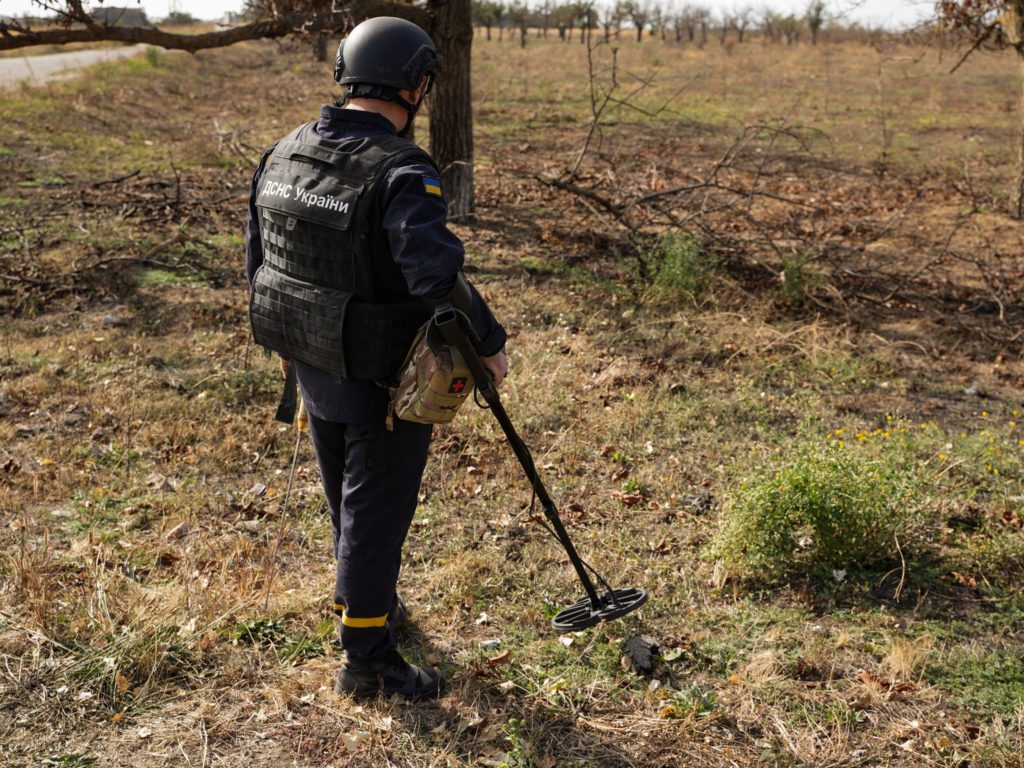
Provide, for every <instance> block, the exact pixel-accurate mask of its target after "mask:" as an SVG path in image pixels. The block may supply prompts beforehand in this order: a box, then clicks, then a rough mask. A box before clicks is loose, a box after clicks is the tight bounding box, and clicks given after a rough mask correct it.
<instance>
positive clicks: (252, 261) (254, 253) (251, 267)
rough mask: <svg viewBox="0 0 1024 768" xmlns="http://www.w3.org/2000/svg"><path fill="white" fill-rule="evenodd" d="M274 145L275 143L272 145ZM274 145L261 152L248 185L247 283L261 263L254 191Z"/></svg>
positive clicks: (260, 242) (261, 254) (257, 215)
mask: <svg viewBox="0 0 1024 768" xmlns="http://www.w3.org/2000/svg"><path fill="white" fill-rule="evenodd" d="M276 146H277V145H276V144H275V145H274V147H276ZM274 147H271V148H270V149H268V150H267V151H266V152H264V153H263V157H261V158H260V164H259V165H258V166H257V167H256V172H255V173H254V174H253V175H252V184H251V185H250V186H249V220H248V221H247V222H246V225H245V276H246V277H247V278H248V280H249V285H252V280H253V278H254V277H255V276H256V270H257V269H259V268H260V265H261V264H262V263H263V241H262V240H261V239H260V216H259V211H257V210H256V193H257V190H258V189H259V183H260V176H261V175H262V174H263V169H264V167H265V166H266V164H267V158H268V157H270V153H271V152H273V151H274Z"/></svg>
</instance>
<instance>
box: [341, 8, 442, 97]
mask: <svg viewBox="0 0 1024 768" xmlns="http://www.w3.org/2000/svg"><path fill="white" fill-rule="evenodd" d="M440 72H441V57H440V55H439V54H438V53H437V48H435V47H434V42H433V41H432V40H431V39H430V35H428V34H427V33H426V32H424V31H423V30H422V29H420V28H419V27H418V26H416V25H415V24H413V23H412V22H411V21H406V20H405V19H397V18H395V17H393V16H378V17H376V18H373V19H367V20H366V21H364V22H362V23H361V24H359V25H357V26H356V28H355V29H353V30H352V32H351V33H349V35H348V37H346V38H345V39H344V40H342V41H341V45H339V46H338V55H337V58H335V60H334V79H335V80H337V81H338V83H340V84H341V85H346V86H350V88H349V90H350V91H351V90H352V89H351V86H354V85H367V86H370V85H376V86H382V87H383V88H385V89H395V90H403V89H404V90H410V91H411V90H413V89H415V88H416V86H418V85H419V84H420V81H421V80H422V79H423V77H424V75H426V76H427V77H428V78H430V83H433V80H434V78H435V77H436V76H437V75H438V74H439V73H440ZM428 88H429V85H428Z"/></svg>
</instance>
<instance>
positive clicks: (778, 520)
mask: <svg viewBox="0 0 1024 768" xmlns="http://www.w3.org/2000/svg"><path fill="white" fill-rule="evenodd" d="M907 459H908V457H907V456H906V455H905V454H904V453H903V452H902V451H895V450H894V451H882V452H879V453H877V454H875V455H871V454H868V453H866V452H853V451H847V450H845V446H840V445H839V444H836V443H832V444H829V443H822V442H807V443H799V444H797V445H796V446H795V448H793V449H791V450H789V451H788V452H787V453H785V454H784V455H783V457H782V458H781V459H780V460H779V461H777V462H776V464H775V467H773V468H770V469H768V470H762V471H759V472H756V473H755V474H754V475H753V477H751V478H749V479H748V480H745V481H743V482H741V483H740V485H739V487H738V488H735V489H734V490H733V492H732V493H730V495H729V497H728V498H727V500H726V502H725V506H724V509H723V517H722V526H721V528H720V530H719V531H718V533H717V535H716V537H715V540H714V543H713V544H712V546H711V548H710V552H711V554H712V555H713V556H714V557H716V558H718V559H719V560H721V562H722V563H723V565H724V566H725V568H726V569H727V570H728V571H729V572H730V573H731V574H733V575H735V576H739V577H741V578H749V579H771V578H774V577H778V576H781V575H782V574H784V573H786V572H787V571H803V572H810V573H813V574H815V575H817V576H819V577H826V578H827V577H828V576H830V575H832V574H833V573H839V572H845V571H846V570H848V569H849V570H854V569H862V568H868V569H870V568H872V567H875V566H878V565H881V564H883V563H887V562H891V561H893V560H894V559H897V558H898V549H897V548H898V546H899V545H898V543H897V542H903V543H904V545H906V543H908V542H910V541H911V540H913V539H915V538H916V537H917V536H918V535H919V534H920V532H921V527H922V523H923V509H922V504H921V501H920V499H919V497H918V491H919V485H920V479H919V477H918V474H917V472H916V471H915V467H914V464H913V463H912V462H908V461H907ZM836 578H837V579H840V580H841V579H842V577H841V576H836Z"/></svg>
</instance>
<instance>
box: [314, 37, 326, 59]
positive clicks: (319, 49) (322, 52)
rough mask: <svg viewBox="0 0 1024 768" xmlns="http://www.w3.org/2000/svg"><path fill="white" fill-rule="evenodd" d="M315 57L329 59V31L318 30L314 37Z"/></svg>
mask: <svg viewBox="0 0 1024 768" xmlns="http://www.w3.org/2000/svg"><path fill="white" fill-rule="evenodd" d="M313 58H315V59H316V60H317V61H327V33H326V32H318V33H317V35H316V37H315V38H314V39H313Z"/></svg>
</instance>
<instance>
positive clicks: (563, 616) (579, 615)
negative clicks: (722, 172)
mask: <svg viewBox="0 0 1024 768" xmlns="http://www.w3.org/2000/svg"><path fill="white" fill-rule="evenodd" d="M431 322H432V323H433V324H434V325H436V327H437V329H438V330H439V331H440V335H441V337H442V338H443V339H444V341H445V342H446V343H447V344H448V345H449V346H450V347H451V348H452V349H455V350H458V351H459V353H461V355H462V359H463V361H465V363H466V365H467V366H468V367H469V370H470V371H472V373H473V379H474V381H475V383H476V389H477V391H478V392H479V393H480V394H481V395H483V398H484V400H485V401H486V402H487V407H488V408H489V409H490V411H491V413H493V414H494V418H496V419H497V420H498V423H499V424H500V425H501V429H502V431H504V433H505V437H506V438H507V439H508V442H509V445H511V446H512V450H513V451H514V452H515V454H516V458H517V459H519V463H520V465H522V467H523V470H524V471H525V472H526V477H527V479H528V480H529V481H530V485H532V486H533V492H534V494H535V496H536V498H537V499H539V500H540V504H541V507H542V508H543V510H544V517H546V518H547V521H548V523H550V524H551V528H549V529H548V530H550V531H551V533H552V534H553V535H554V536H555V538H556V539H558V542H559V543H560V544H561V545H562V547H563V548H564V549H565V552H566V554H567V555H568V556H569V561H570V562H571V563H572V566H573V568H575V569H576V575H577V576H579V579H580V581H581V582H582V583H583V589H584V591H585V592H586V593H587V596H586V597H584V598H582V599H581V600H579V601H577V602H576V603H573V604H572V605H570V606H569V607H568V608H564V609H562V610H561V611H559V612H558V613H557V614H556V615H555V618H553V619H552V620H551V625H552V626H553V627H554V628H555V630H556V631H558V632H573V631H577V630H581V629H586V628H587V627H592V626H594V625H595V624H598V623H600V622H602V621H610V620H611V619H617V618H619V617H620V616H625V615H626V614H627V613H630V612H632V611H635V610H636V609H637V608H639V607H640V606H641V605H643V604H644V603H646V602H647V592H646V591H644V590H642V589H636V588H632V589H612V588H611V586H609V584H608V582H607V581H605V580H604V578H602V576H601V574H599V573H598V572H597V571H595V570H594V569H593V568H591V567H590V566H589V565H587V564H586V563H585V562H583V560H582V559H581V558H580V556H579V555H578V554H577V553H576V547H574V546H573V543H572V540H571V539H570V538H569V534H568V533H567V532H566V530H565V526H564V525H562V520H561V518H559V516H558V509H557V508H556V507H555V502H553V501H552V500H551V497H550V496H549V495H548V492H547V489H546V488H545V487H544V483H542V482H541V479H540V475H538V474H537V467H536V465H535V464H534V462H533V456H531V455H530V449H529V448H527V447H526V443H524V442H523V440H522V438H520V437H519V434H518V433H517V432H516V429H515V427H514V426H513V425H512V420H511V419H509V417H508V414H507V413H506V412H505V407H504V406H503V405H502V404H501V398H500V397H499V396H498V390H497V389H496V388H495V387H494V385H493V384H492V383H491V378H490V376H489V375H488V373H487V369H486V368H484V364H483V361H482V360H481V359H480V356H479V355H478V354H477V352H476V349H475V348H474V347H473V344H472V343H471V342H470V334H473V326H472V324H471V323H470V321H469V318H468V317H466V315H465V314H463V313H462V312H460V311H459V310H457V309H455V308H454V307H453V306H451V304H447V305H444V304H442V305H440V306H439V307H438V310H437V313H436V314H435V315H434V319H433V320H432V321H431ZM431 338H432V336H431V333H430V332H428V334H427V339H428V342H431ZM431 343H432V342H431ZM434 351H435V352H436V351H437V350H434ZM587 571H590V573H592V574H593V575H594V577H595V578H596V579H597V580H598V581H599V582H601V586H602V587H603V588H604V590H605V592H604V593H603V594H602V595H598V594H597V589H596V588H595V587H594V583H593V582H592V581H591V580H590V576H589V575H588V574H587Z"/></svg>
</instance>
